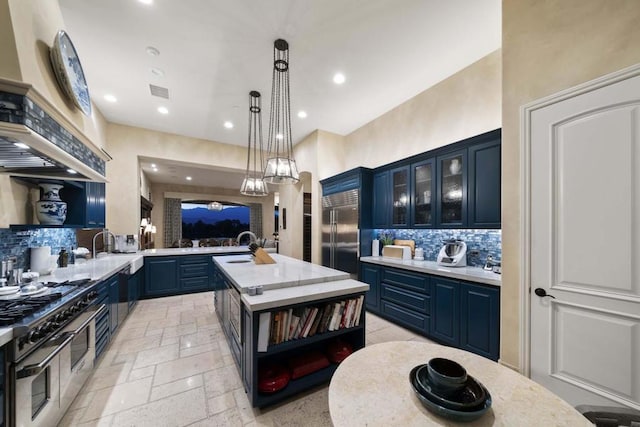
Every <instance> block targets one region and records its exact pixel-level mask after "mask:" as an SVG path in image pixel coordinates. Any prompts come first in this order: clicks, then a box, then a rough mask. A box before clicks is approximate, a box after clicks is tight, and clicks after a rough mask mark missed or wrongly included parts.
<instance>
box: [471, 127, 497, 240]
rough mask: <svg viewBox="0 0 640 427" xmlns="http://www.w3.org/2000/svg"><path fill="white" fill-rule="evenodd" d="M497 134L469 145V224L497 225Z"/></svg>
mask: <svg viewBox="0 0 640 427" xmlns="http://www.w3.org/2000/svg"><path fill="white" fill-rule="evenodd" d="M500 146H501V144H500V136H499V135H498V136H497V137H496V138H495V139H494V140H492V141H488V142H485V143H482V144H477V145H473V146H471V147H469V186H468V206H469V227H470V228H500V225H501V220H500V189H501V178H500V177H501V175H500V173H501V152H500V148H501V147H500Z"/></svg>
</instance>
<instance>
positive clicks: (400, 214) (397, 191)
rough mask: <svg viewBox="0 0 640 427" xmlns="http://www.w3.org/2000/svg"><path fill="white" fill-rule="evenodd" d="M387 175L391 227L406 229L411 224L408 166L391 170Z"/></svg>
mask: <svg viewBox="0 0 640 427" xmlns="http://www.w3.org/2000/svg"><path fill="white" fill-rule="evenodd" d="M389 174H390V180H391V226H392V227H394V228H403V227H407V226H408V225H409V224H410V223H411V215H410V213H411V209H410V206H409V200H410V194H411V193H410V192H411V188H410V186H409V180H410V177H409V174H410V171H409V166H401V167H398V168H395V169H392V170H391V171H390V172H389Z"/></svg>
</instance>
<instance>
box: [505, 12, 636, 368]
mask: <svg viewBox="0 0 640 427" xmlns="http://www.w3.org/2000/svg"><path fill="white" fill-rule="evenodd" d="M638 23H640V2H639V1H638V0H607V1H604V0H548V1H539V0H510V1H503V2H502V55H503V59H502V64H503V71H502V73H503V87H502V106H503V108H502V128H503V129H502V159H503V160H502V165H503V166H502V168H503V169H502V256H503V258H502V272H503V274H502V294H501V295H502V307H501V313H502V322H501V324H502V337H501V360H502V361H503V362H504V363H506V364H509V365H511V366H514V367H518V368H519V367H521V360H520V359H521V356H522V355H521V354H520V350H519V349H520V329H521V325H520V314H521V313H520V310H519V307H520V297H521V295H520V292H521V288H520V281H519V278H520V274H521V271H520V268H521V266H520V262H519V258H518V257H519V251H520V248H521V245H522V242H521V241H520V225H521V224H520V209H519V207H520V194H521V192H520V168H519V162H520V150H519V148H520V140H519V132H520V110H519V109H520V107H521V106H522V105H523V104H526V103H529V102H531V101H533V100H535V99H538V98H541V97H544V96H547V95H550V94H553V93H555V92H558V91H561V90H563V89H566V88H569V87H572V86H575V85H577V84H579V83H583V82H586V81H589V80H592V79H594V78H596V77H599V76H602V75H604V74H607V73H610V72H613V71H616V70H619V69H621V68H624V67H627V66H629V65H632V64H635V63H638V62H640V25H639V24H638Z"/></svg>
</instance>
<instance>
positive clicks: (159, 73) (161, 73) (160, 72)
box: [151, 67, 164, 77]
mask: <svg viewBox="0 0 640 427" xmlns="http://www.w3.org/2000/svg"><path fill="white" fill-rule="evenodd" d="M151 74H153V75H154V76H156V77H164V71H163V70H161V69H160V68H156V67H153V68H151Z"/></svg>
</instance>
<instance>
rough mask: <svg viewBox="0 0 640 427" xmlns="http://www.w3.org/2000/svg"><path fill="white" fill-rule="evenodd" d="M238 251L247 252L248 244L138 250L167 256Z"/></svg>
mask: <svg viewBox="0 0 640 427" xmlns="http://www.w3.org/2000/svg"><path fill="white" fill-rule="evenodd" d="M238 252H246V253H249V247H248V246H208V247H207V246H203V247H198V248H163V249H145V250H144V251H140V252H138V253H139V254H142V255H144V256H169V255H202V254H206V255H208V254H212V255H216V254H221V255H227V254H232V253H238Z"/></svg>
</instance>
